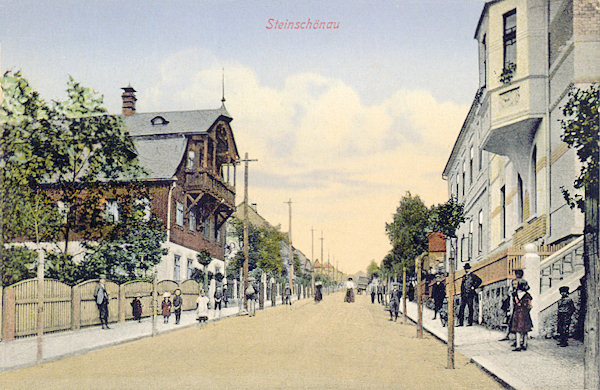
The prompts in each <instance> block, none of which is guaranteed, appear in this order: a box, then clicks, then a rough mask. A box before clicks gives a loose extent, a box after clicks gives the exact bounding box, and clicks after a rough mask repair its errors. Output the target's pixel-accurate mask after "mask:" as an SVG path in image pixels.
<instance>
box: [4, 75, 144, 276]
mask: <svg viewBox="0 0 600 390" xmlns="http://www.w3.org/2000/svg"><path fill="white" fill-rule="evenodd" d="M2 90H3V101H2V105H1V107H0V124H1V126H0V129H1V131H2V134H1V137H0V168H1V169H0V180H1V183H0V184H1V186H0V220H1V226H2V232H1V234H0V237H1V240H2V243H4V242H5V241H6V240H10V239H15V238H23V239H33V240H34V241H36V242H38V243H39V242H40V241H50V242H55V243H57V242H58V241H61V239H62V240H64V243H65V246H64V251H63V253H67V250H68V245H69V241H70V240H71V239H72V236H73V234H72V233H73V232H77V233H79V234H80V236H81V237H82V238H83V240H88V241H95V242H101V241H102V240H103V238H104V235H105V234H106V232H107V231H108V232H110V231H111V229H110V226H107V220H106V218H105V213H104V199H105V196H106V194H107V193H108V192H109V191H110V190H111V189H112V188H114V185H115V184H118V185H122V184H123V181H122V180H123V179H125V180H135V179H136V178H137V177H140V175H142V174H143V170H142V168H141V167H140V166H139V165H138V163H137V159H136V155H135V149H134V147H133V142H132V140H131V138H130V137H129V134H128V133H127V131H126V130H125V129H124V127H123V124H122V120H121V119H120V117H118V116H113V115H108V114H107V112H106V109H105V108H104V107H103V106H102V97H100V96H98V95H97V94H96V93H95V92H94V91H92V90H90V89H88V88H85V87H83V86H81V85H80V84H79V83H77V82H75V81H74V80H73V79H72V78H69V81H68V83H67V95H68V98H67V100H65V101H62V102H52V103H48V102H46V101H44V100H43V99H41V98H40V96H39V94H38V92H37V91H35V90H34V89H33V88H32V87H31V86H30V85H29V83H28V82H27V80H26V79H25V78H23V76H22V75H21V74H20V73H19V72H7V73H6V74H4V75H3V77H2ZM40 188H42V189H43V190H42V191H40ZM59 206H60V207H59ZM9 213H10V216H11V217H10V218H9V217H8V215H9ZM111 239H114V237H112V238H111ZM51 260H53V262H52V261H51V262H50V263H49V270H50V272H51V273H52V272H54V271H53V270H55V268H56V267H58V266H64V267H67V268H65V270H64V273H65V275H66V274H69V275H71V274H72V275H71V276H69V278H76V277H77V274H78V271H77V270H76V269H77V267H76V266H72V264H71V263H72V258H70V257H69V256H58V257H56V256H55V258H52V259H51ZM76 271H77V272H76ZM56 272H57V274H58V275H60V274H61V272H59V270H56Z"/></svg>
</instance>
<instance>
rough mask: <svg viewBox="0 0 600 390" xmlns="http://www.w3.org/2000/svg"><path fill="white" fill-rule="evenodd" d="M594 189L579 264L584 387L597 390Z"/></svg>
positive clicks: (598, 272)
mask: <svg viewBox="0 0 600 390" xmlns="http://www.w3.org/2000/svg"><path fill="white" fill-rule="evenodd" d="M599 195H600V194H599V193H598V187H597V186H596V187H595V188H593V187H592V188H586V196H585V229H584V235H585V236H584V241H583V261H584V265H585V293H586V296H587V299H586V314H585V325H584V340H583V343H584V348H585V352H584V358H583V361H584V386H585V388H586V389H600V335H599V330H600V315H599V312H600V302H599V299H600V294H599V291H598V289H599V288H600V258H599V257H600V256H599V251H598V247H599V246H600V242H598V239H599V236H600V235H599V234H598V228H599V219H600V215H599V213H598V199H599V198H600V196H599Z"/></svg>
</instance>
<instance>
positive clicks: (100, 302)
mask: <svg viewBox="0 0 600 390" xmlns="http://www.w3.org/2000/svg"><path fill="white" fill-rule="evenodd" d="M105 283H106V277H105V276H104V275H100V280H99V281H98V286H96V290H95V291H94V300H95V301H96V306H98V314H99V315H100V323H101V324H102V329H110V328H109V327H108V299H109V298H108V292H106V287H105Z"/></svg>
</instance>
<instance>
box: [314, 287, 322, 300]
mask: <svg viewBox="0 0 600 390" xmlns="http://www.w3.org/2000/svg"><path fill="white" fill-rule="evenodd" d="M321 287H323V285H322V284H321V283H317V284H315V302H321V300H322V299H323V293H322V292H321Z"/></svg>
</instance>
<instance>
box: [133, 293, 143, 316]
mask: <svg viewBox="0 0 600 390" xmlns="http://www.w3.org/2000/svg"><path fill="white" fill-rule="evenodd" d="M131 314H132V315H133V319H134V320H135V321H138V322H142V302H141V301H140V299H139V298H138V297H133V301H131Z"/></svg>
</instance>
